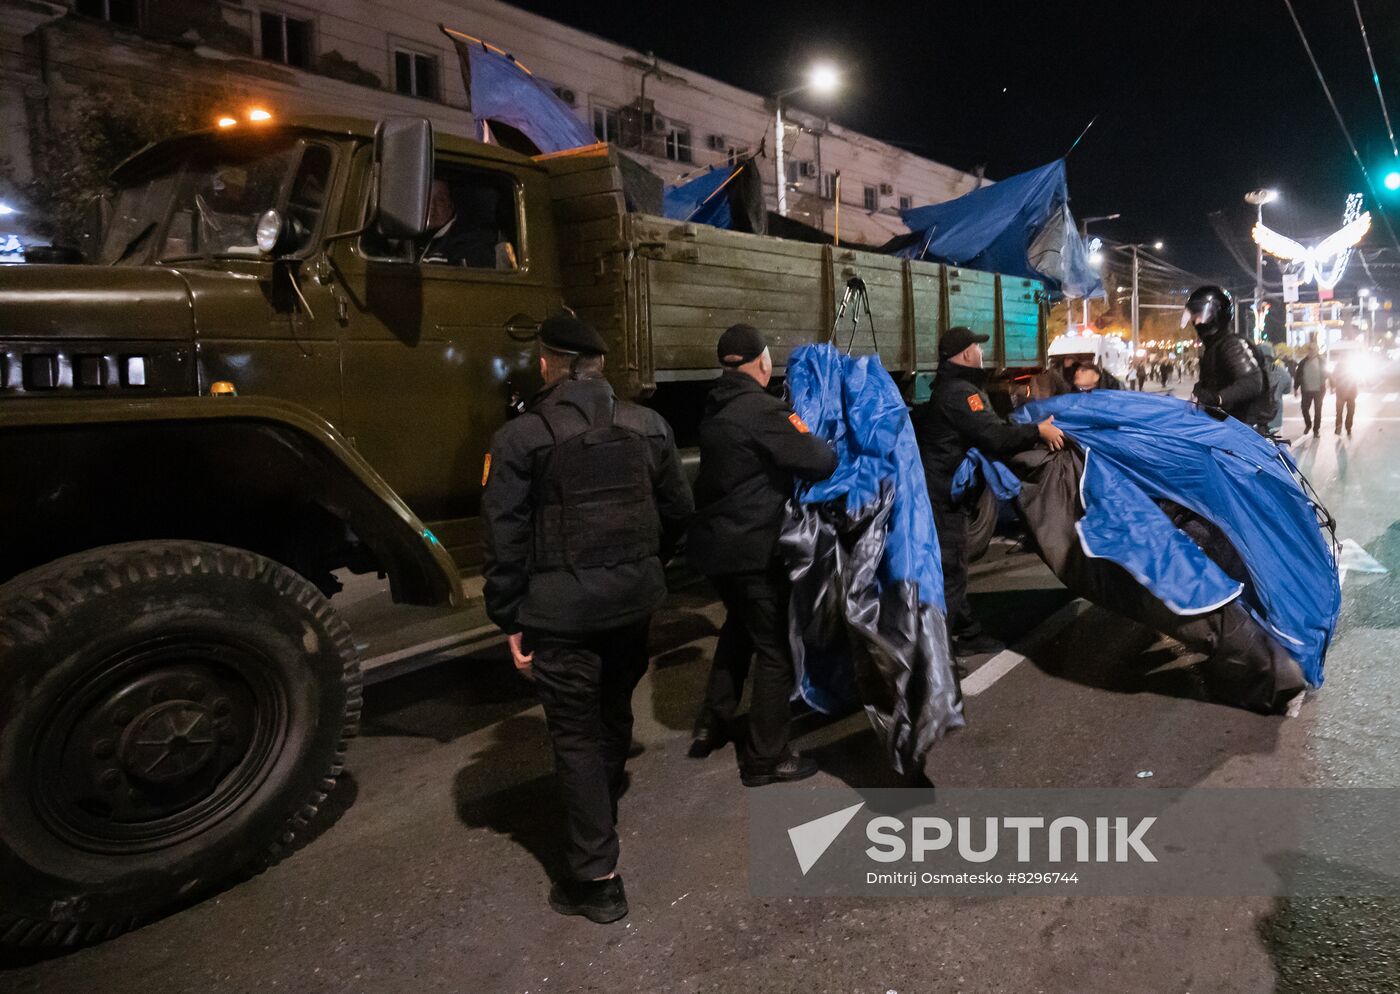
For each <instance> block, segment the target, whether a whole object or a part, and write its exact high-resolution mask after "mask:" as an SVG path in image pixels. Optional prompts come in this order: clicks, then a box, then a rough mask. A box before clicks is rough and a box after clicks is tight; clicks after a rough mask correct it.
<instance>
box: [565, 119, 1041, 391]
mask: <svg viewBox="0 0 1400 994" xmlns="http://www.w3.org/2000/svg"><path fill="white" fill-rule="evenodd" d="M616 156H617V153H616V152H615V151H614V150H612V149H610V148H609V147H607V146H604V145H597V146H591V147H590V148H588V149H580V150H575V151H572V152H567V153H560V154H557V155H552V156H542V157H540V160H539V161H540V162H541V163H542V164H543V165H544V166H545V168H546V169H547V170H548V171H549V172H550V174H551V186H552V193H553V198H554V206H555V215H556V224H557V234H558V240H559V245H560V253H561V259H562V264H563V273H564V299H565V301H566V302H568V304H569V305H570V306H571V307H573V308H574V309H575V310H576V311H577V312H578V314H579V316H580V317H582V318H584V319H586V320H588V321H589V322H590V323H592V324H593V325H594V326H595V327H597V328H598V330H599V331H600V332H601V333H602V334H603V336H604V337H605V338H606V339H607V340H608V341H609V343H610V345H611V346H612V352H611V353H610V356H609V362H608V366H609V370H610V374H611V375H610V378H612V379H614V381H615V382H616V383H617V384H618V386H619V387H620V388H621V389H623V390H624V391H626V392H628V393H631V394H633V395H645V394H648V393H650V392H651V391H653V390H654V389H656V387H657V385H658V384H660V383H665V382H668V381H675V380H693V379H708V378H710V377H712V376H714V375H715V372H716V365H715V353H714V345H715V340H716V339H717V338H718V336H719V334H720V332H722V331H723V330H724V329H725V328H727V327H728V326H729V325H731V324H734V323H735V322H738V321H745V322H748V323H749V324H752V325H754V326H755V327H757V328H759V329H760V330H762V331H763V332H764V334H765V335H766V336H767V338H768V341H769V344H770V346H771V348H772V350H773V359H774V362H775V363H776V365H777V366H779V367H780V368H781V367H782V366H784V365H785V364H786V362H787V357H788V355H789V354H790V353H791V351H792V350H793V349H795V348H797V347H798V346H799V345H805V344H808V343H811V342H823V341H830V340H833V333H832V325H833V321H834V320H835V317H836V312H837V308H838V306H839V304H840V301H841V298H842V295H843V294H844V292H845V290H846V284H847V280H849V279H850V278H851V277H853V276H859V277H860V278H861V279H862V280H864V281H865V285H866V288H867V291H868V294H869V300H870V310H871V316H872V317H873V328H874V331H873V335H872V330H871V324H872V322H871V321H870V320H869V319H867V318H866V316H865V315H864V314H863V313H862V314H861V325H860V328H859V330H858V331H857V333H856V335H855V338H854V340H853V341H851V339H850V335H851V321H850V317H851V309H850V308H848V309H847V313H846V315H845V316H844V318H843V320H842V322H841V325H840V327H839V328H838V329H837V330H836V334H835V338H834V340H835V342H836V344H837V345H838V346H839V347H841V348H842V349H845V348H846V347H847V343H848V341H851V351H852V352H853V353H855V354H866V353H869V352H872V351H875V349H876V348H877V347H878V350H879V353H880V357H881V360H882V361H883V362H884V364H885V368H886V369H888V370H890V371H891V372H894V373H914V372H928V371H932V370H933V369H934V368H935V367H936V366H937V363H938V355H937V341H938V336H939V334H941V333H942V331H943V330H944V329H946V328H948V327H951V326H952V325H957V324H966V325H969V326H971V327H972V328H974V329H975V330H977V331H981V332H984V333H987V334H991V335H992V341H991V343H990V344H989V346H988V350H987V352H988V355H987V358H988V362H989V364H993V365H997V366H1009V367H1038V366H1041V365H1043V362H1044V359H1043V357H1044V354H1045V346H1046V342H1045V322H1044V319H1043V310H1044V306H1043V299H1044V294H1043V287H1042V285H1041V283H1040V282H1039V281H1037V280H1030V279H1022V278H1020V277H1010V276H1008V277H1002V276H999V275H997V274H994V273H983V272H978V271H976V270H972V269H965V268H961V267H957V266H945V265H942V264H939V263H934V262H915V261H911V260H908V259H899V258H896V257H894V256H888V255H879V254H876V253H873V252H865V251H860V250H857V249H851V248H846V247H844V246H831V245H813V244H809V243H805V242H795V241H789V240H786V239H781V238H773V237H767V236H762V235H750V234H743V233H740V232H735V231H725V230H722V229H719V228H712V227H709V226H708V225H703V224H693V223H687V222H681V221H675V220H671V219H668V218H664V217H657V216H655V215H649V214H638V213H631V212H629V211H628V209H627V203H626V196H625V194H624V190H623V182H622V175H621V172H620V170H619V168H618V166H617V162H616Z"/></svg>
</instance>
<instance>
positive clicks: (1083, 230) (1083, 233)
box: [1071, 214, 1123, 328]
mask: <svg viewBox="0 0 1400 994" xmlns="http://www.w3.org/2000/svg"><path fill="white" fill-rule="evenodd" d="M1122 216H1123V215H1122V214H1100V215H1098V216H1097V217H1085V218H1080V219H1079V237H1080V238H1082V239H1084V240H1086V241H1087V240H1088V238H1089V225H1091V224H1094V223H1095V222H1097V221H1117V220H1118V219H1119V218H1120V217H1122ZM1095 261H1096V260H1095V259H1094V257H1093V256H1092V255H1091V256H1089V262H1090V264H1094V263H1095ZM1083 306H1084V327H1085V328H1088V327H1089V298H1088V297H1085V298H1084V301H1083ZM1071 323H1072V322H1071Z"/></svg>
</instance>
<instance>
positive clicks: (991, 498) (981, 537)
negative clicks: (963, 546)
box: [967, 487, 998, 562]
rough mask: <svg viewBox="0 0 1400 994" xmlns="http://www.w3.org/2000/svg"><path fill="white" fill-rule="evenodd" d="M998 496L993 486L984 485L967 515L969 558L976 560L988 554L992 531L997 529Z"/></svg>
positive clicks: (971, 560) (969, 559)
mask: <svg viewBox="0 0 1400 994" xmlns="http://www.w3.org/2000/svg"><path fill="white" fill-rule="evenodd" d="M997 513H998V507H997V498H996V494H994V493H992V488H991V487H983V488H982V492H981V493H980V494H979V495H978V497H977V503H976V504H974V505H973V506H972V508H971V511H970V512H969V514H968V516H967V559H968V562H975V561H976V560H978V559H981V558H982V557H983V556H985V555H986V554H987V548H988V546H990V545H991V544H992V533H993V532H995V531H996V530H997Z"/></svg>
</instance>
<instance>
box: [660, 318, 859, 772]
mask: <svg viewBox="0 0 1400 994" xmlns="http://www.w3.org/2000/svg"><path fill="white" fill-rule="evenodd" d="M715 351H716V353H717V355H718V358H719V364H720V366H721V368H722V370H723V371H722V372H721V373H720V375H719V379H718V380H717V381H716V382H715V385H714V387H713V388H712V389H711V390H710V394H709V397H708V398H707V399H706V401H705V413H704V417H703V418H702V420H701V422H700V475H699V477H698V478H697V479H696V481H695V499H696V504H697V505H698V506H697V510H696V514H695V522H694V524H692V525H691V528H690V535H689V538H688V539H687V543H686V560H687V562H689V564H690V565H691V566H692V567H694V568H695V569H696V570H697V571H698V572H700V573H703V574H704V575H705V576H707V577H709V578H710V582H711V583H713V584H714V586H715V589H716V590H717V591H718V592H719V595H720V599H721V600H722V601H723V602H724V610H725V617H724V626H723V627H722V628H721V629H720V633H719V641H718V642H717V643H716V644H715V658H714V663H713V665H712V666H711V668H710V679H709V683H708V685H707V687H706V690H705V701H704V704H703V705H702V706H701V708H700V714H699V715H698V716H697V717H696V719H695V730H694V736H693V738H692V741H691V744H690V755H691V757H693V758H695V759H703V758H704V757H706V756H708V755H709V754H710V753H711V752H713V751H714V750H715V749H716V748H718V747H719V746H720V745H722V744H723V743H724V742H725V741H726V740H727V739H728V738H729V737H730V735H731V728H732V724H733V720H734V712H735V710H736V709H737V707H738V706H739V699H740V698H741V697H743V695H744V683H745V682H746V680H747V679H748V677H749V676H750V675H752V678H753V680H752V693H751V695H750V700H749V720H748V734H747V737H746V740H745V743H744V746H743V748H742V750H741V754H740V764H739V778H740V780H741V781H742V782H743V784H744V786H746V787H762V786H765V785H767V784H772V783H780V782H785V781H791V780H801V779H803V778H805V777H809V776H811V775H812V774H814V773H816V772H817V764H816V762H815V761H813V760H812V759H810V758H808V757H805V756H801V755H799V754H797V753H795V752H794V751H793V750H792V748H791V747H790V746H789V744H788V738H789V734H790V731H791V725H792V705H791V703H790V702H791V699H792V693H793V689H794V680H795V676H794V673H793V662H792V649H791V648H790V645H789V642H788V600H789V597H790V596H791V586H792V585H791V583H790V582H789V580H788V576H787V569H786V568H785V566H784V564H783V562H782V560H781V558H780V557H779V554H778V532H779V530H780V529H781V527H782V521H783V509H784V507H785V506H786V505H787V502H788V500H789V499H790V498H791V497H792V496H793V481H794V478H796V479H802V480H813V481H815V480H824V479H826V478H827V477H828V476H830V475H831V474H832V473H833V472H834V471H835V469H836V462H837V460H836V453H835V451H834V450H833V449H832V448H831V446H830V445H829V444H828V443H827V442H826V441H825V440H823V439H820V438H818V437H816V436H815V435H813V434H811V432H809V431H808V430H807V426H806V425H805V424H803V422H802V419H801V418H799V417H798V416H797V415H796V414H795V413H793V411H792V409H791V408H790V407H789V406H788V405H787V403H786V402H784V401H782V400H780V399H779V398H777V397H774V396H773V395H772V394H770V393H768V391H767V387H768V384H769V381H770V380H771V379H772V377H773V358H772V356H771V355H770V354H769V352H768V344H767V342H765V341H764V339H763V335H762V334H760V333H759V331H758V330H757V329H756V328H754V327H752V326H751V325H747V324H736V325H734V326H733V327H731V328H729V329H728V330H726V331H725V333H724V334H723V335H721V336H720V338H719V342H718V343H717V345H716V349H715ZM750 666H752V674H750Z"/></svg>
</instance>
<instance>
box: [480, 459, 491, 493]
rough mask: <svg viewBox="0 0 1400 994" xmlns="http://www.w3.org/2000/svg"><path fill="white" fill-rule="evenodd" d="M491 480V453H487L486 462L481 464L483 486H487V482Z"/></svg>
mask: <svg viewBox="0 0 1400 994" xmlns="http://www.w3.org/2000/svg"><path fill="white" fill-rule="evenodd" d="M489 479H491V453H489V452H488V453H486V461H485V462H483V463H482V464H481V485H482V486H483V487H484V486H486V481H487V480H489Z"/></svg>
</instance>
